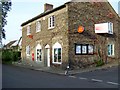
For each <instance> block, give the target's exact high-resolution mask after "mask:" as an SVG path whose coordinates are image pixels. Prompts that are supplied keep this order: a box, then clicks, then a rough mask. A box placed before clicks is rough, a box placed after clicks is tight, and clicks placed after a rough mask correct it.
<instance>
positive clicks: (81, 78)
mask: <svg viewBox="0 0 120 90" xmlns="http://www.w3.org/2000/svg"><path fill="white" fill-rule="evenodd" d="M79 79H84V80H87V78H83V77H79Z"/></svg>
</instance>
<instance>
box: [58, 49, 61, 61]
mask: <svg viewBox="0 0 120 90" xmlns="http://www.w3.org/2000/svg"><path fill="white" fill-rule="evenodd" d="M58 62H61V48H59V49H58Z"/></svg>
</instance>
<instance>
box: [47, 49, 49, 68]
mask: <svg viewBox="0 0 120 90" xmlns="http://www.w3.org/2000/svg"><path fill="white" fill-rule="evenodd" d="M47 67H50V49H49V48H47Z"/></svg>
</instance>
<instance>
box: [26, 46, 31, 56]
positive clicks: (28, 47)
mask: <svg viewBox="0 0 120 90" xmlns="http://www.w3.org/2000/svg"><path fill="white" fill-rule="evenodd" d="M26 55H27V56H30V46H26Z"/></svg>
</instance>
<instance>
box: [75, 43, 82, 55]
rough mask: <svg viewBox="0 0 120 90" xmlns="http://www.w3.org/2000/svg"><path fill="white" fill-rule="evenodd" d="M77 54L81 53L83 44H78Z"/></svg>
mask: <svg viewBox="0 0 120 90" xmlns="http://www.w3.org/2000/svg"><path fill="white" fill-rule="evenodd" d="M76 54H81V45H76Z"/></svg>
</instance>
